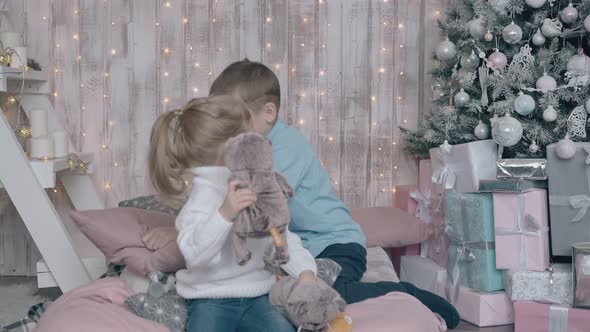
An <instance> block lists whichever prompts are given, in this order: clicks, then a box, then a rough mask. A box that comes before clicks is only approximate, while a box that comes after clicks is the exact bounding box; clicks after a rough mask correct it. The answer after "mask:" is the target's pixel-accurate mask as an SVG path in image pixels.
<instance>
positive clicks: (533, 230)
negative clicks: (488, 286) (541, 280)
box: [494, 194, 549, 270]
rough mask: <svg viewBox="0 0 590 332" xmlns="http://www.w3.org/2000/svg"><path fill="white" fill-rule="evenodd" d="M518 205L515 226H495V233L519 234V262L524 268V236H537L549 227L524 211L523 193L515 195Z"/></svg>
mask: <svg viewBox="0 0 590 332" xmlns="http://www.w3.org/2000/svg"><path fill="white" fill-rule="evenodd" d="M517 200H518V207H517V210H518V211H517V215H516V228H508V227H496V228H495V230H494V231H495V234H496V235H499V236H505V235H520V237H519V238H520V254H519V256H520V262H519V266H520V269H521V270H525V269H526V255H525V252H526V237H532V236H535V237H539V236H541V232H548V231H549V228H547V227H541V226H540V225H539V223H538V222H537V220H535V218H534V217H533V216H531V215H530V214H527V213H526V198H525V194H519V195H517Z"/></svg>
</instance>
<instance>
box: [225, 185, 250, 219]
mask: <svg viewBox="0 0 590 332" xmlns="http://www.w3.org/2000/svg"><path fill="white" fill-rule="evenodd" d="M243 187H244V183H243V182H242V181H240V180H233V181H230V183H229V185H228V189H227V195H226V196H225V201H223V204H222V205H221V207H220V208H219V213H220V214H221V216H222V217H223V218H225V219H226V220H228V221H233V220H234V219H235V218H236V217H237V216H238V214H239V213H240V211H242V210H243V209H245V208H247V207H248V206H251V205H252V204H254V203H256V193H255V192H253V191H252V190H250V189H244V188H243Z"/></svg>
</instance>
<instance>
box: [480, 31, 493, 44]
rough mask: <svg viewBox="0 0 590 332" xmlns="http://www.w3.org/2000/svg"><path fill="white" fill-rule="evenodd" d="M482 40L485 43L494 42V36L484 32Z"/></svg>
mask: <svg viewBox="0 0 590 332" xmlns="http://www.w3.org/2000/svg"><path fill="white" fill-rule="evenodd" d="M483 39H484V40H485V41H487V42H491V41H492V40H494V35H492V33H491V32H490V31H489V30H488V32H486V33H485V35H483Z"/></svg>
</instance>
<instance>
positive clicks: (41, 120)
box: [29, 109, 47, 137]
mask: <svg viewBox="0 0 590 332" xmlns="http://www.w3.org/2000/svg"><path fill="white" fill-rule="evenodd" d="M29 123H30V124H31V135H32V136H33V137H41V136H47V111H46V110H40V109H34V110H31V111H30V112H29Z"/></svg>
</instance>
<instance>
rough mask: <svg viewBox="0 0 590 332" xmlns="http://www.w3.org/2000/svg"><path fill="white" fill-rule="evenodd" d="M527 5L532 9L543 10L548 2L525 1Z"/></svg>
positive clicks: (545, 0)
mask: <svg viewBox="0 0 590 332" xmlns="http://www.w3.org/2000/svg"><path fill="white" fill-rule="evenodd" d="M525 2H526V4H527V5H528V6H529V7H531V8H535V9H536V8H541V7H543V6H544V5H545V3H546V2H547V0H525Z"/></svg>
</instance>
